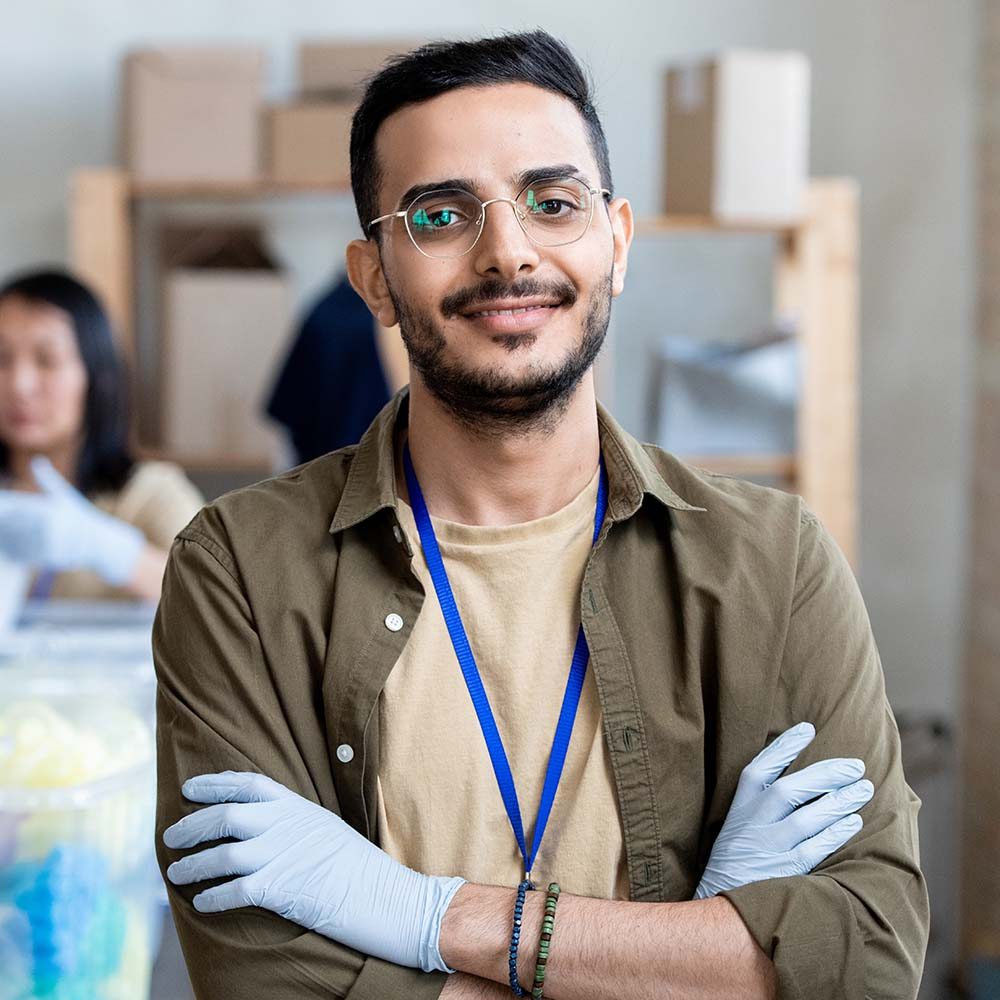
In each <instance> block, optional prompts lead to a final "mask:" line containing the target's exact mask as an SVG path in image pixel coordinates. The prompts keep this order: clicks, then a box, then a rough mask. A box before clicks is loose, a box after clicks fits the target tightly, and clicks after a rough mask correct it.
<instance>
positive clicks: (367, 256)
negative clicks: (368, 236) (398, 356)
mask: <svg viewBox="0 0 1000 1000" xmlns="http://www.w3.org/2000/svg"><path fill="white" fill-rule="evenodd" d="M346 260H347V280H348V281H350V283H351V287H352V288H353V289H354V290H355V291H356V292H357V293H358V295H360V296H361V298H363V299H364V300H365V304H366V305H367V306H368V308H369V309H370V310H371V313H372V315H373V316H374V317H375V319H376V320H378V322H379V324H380V325H381V326H387V327H388V326H395V325H396V323H397V322H398V321H399V320H398V317H397V316H396V309H395V307H394V306H393V304H392V299H391V298H390V296H389V288H388V286H387V285H386V282H385V274H384V273H383V271H382V260H381V257H380V256H379V252H378V245H377V244H376V243H375V241H374V240H351V242H350V243H348V244H347V253H346Z"/></svg>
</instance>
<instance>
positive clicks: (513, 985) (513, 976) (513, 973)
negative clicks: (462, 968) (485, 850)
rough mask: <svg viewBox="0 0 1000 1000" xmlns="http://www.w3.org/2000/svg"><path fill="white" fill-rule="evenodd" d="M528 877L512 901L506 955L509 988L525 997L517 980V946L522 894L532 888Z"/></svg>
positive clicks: (523, 989) (519, 937)
mask: <svg viewBox="0 0 1000 1000" xmlns="http://www.w3.org/2000/svg"><path fill="white" fill-rule="evenodd" d="M534 888H535V887H534V885H533V884H532V882H531V880H530V879H525V880H524V881H523V882H521V884H520V885H519V886H518V887H517V899H516V901H515V902H514V929H513V931H512V932H511V935H510V952H509V955H508V963H507V964H508V971H509V973H510V989H511V992H512V993H513V994H514V996H516V997H526V996H527V995H528V991H527V990H526V989H525V988H524V987H523V986H522V985H521V984H520V983H519V982H518V981H517V946H518V944H519V943H520V940H521V913H522V912H523V911H524V894H525V893H526V892H527V891H528V890H529V889H534Z"/></svg>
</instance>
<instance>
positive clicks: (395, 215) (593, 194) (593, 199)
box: [368, 177, 611, 260]
mask: <svg viewBox="0 0 1000 1000" xmlns="http://www.w3.org/2000/svg"><path fill="white" fill-rule="evenodd" d="M561 180H574V181H576V182H577V183H579V184H583V183H584V182H583V181H581V180H580V179H579V178H577V177H570V178H567V177H542V178H539V179H536V180H533V181H531V182H529V183H528V184H525V185H524V187H523V188H521V190H520V191H518V192H517V196H516V197H514V198H490V199H489V200H488V201H479V198H477V197H476V196H475V195H474V194H472V193H471V192H470V191H466V190H464V189H463V188H440V189H438V190H435V191H424V192H423V193H422V194H418V195H417V197H416V198H414V199H413V201H411V202H410V203H409V205H407V206H406V208H404V209H401V210H400V211H398V212H390V213H389V214H388V215H380V216H379V217H378V218H377V219H372V221H371V222H369V223H368V227H369V229H370V228H371V227H372V226H374V225H375V224H376V223H379V222H385V221H387V220H388V219H402V220H403V225H404V226H406V235H407V236H409V238H410V242H411V243H412V244H413V246H414V248H415V249H416V251H417V253H420V254H423V256H425V257H428V258H429V259H430V260H457V259H458V258H459V257H464V256H465V255H466V254H467V253H470V252H471V251H472V250H474V249H475V246H476V244H477V243H478V242H479V238H480V237H481V236H482V235H483V230H484V229H485V228H486V208H487V206H488V205H493V204H495V203H496V202H507V204H509V205H510V207H511V211H512V212H513V213H514V218H515V219H517V224H518V225H519V226H520V227H521V232H522V233H524V235H525V236H527V237H528V239H529V240H531V242H532V243H534V244H535V246H540V247H566V246H569V245H570V244H572V243H577V242H578V241H580V240H582V239H583V238H584V236H586V235H587V233H588V232H589V231H590V224H591V223H592V222H593V221H594V205H596V204H597V195H604V196H606V197H608V198H610V197H611V192H610V191H609V190H608V189H607V188H596V187H592V188H588V187H586V185H584V187H585V190H586V191H587V193H588V194H589V195H590V215H589V216H588V217H587V224H586V225H585V226H584V227H583V231H582V232H581V233H580V235H579V236H574V237H573V239H571V240H566V242H565V243H539V241H538V240H536V239H535V238H534V237H533V236H532V235H531V233H529V232H528V230H527V229H525V227H524V219H523V218H522V216H521V213H520V212H519V211H518V208H519V206H520V199H521V195H523V194H524V192H525V191H527V190H528V188H530V187H537V186H538V185H539V184H543V183H545V182H546V181H561ZM451 191H455V192H458V193H460V194H462V195H465V196H466V197H467V198H475V200H476V201H478V202H479V206H480V208H479V218H478V219H477V220H476V223H477V225H478V226H479V231H478V232H477V233H476V238H475V239H474V240H473V241H472V243H471V244H470V245H469V246H468V248H467V249H465V250H463V251H462V252H461V253H456V254H446V255H444V256H441V255H439V254H432V253H427V252H426V251H425V250H421V249H420V247H419V246H418V245H417V241H416V239H415V238H414V236H413V233H412V232H411V231H410V219H409V215H410V209H411V208H413V206H414V205H415V204H416V203H417V202H418V201H419V200H420V199H421V198H426V197H428V196H430V195H435V194H445V193H447V192H451ZM368 238H369V239H371V235H369V237H368Z"/></svg>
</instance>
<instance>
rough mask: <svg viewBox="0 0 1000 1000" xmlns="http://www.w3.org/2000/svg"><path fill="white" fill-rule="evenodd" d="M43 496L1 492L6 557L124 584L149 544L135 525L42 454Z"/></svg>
mask: <svg viewBox="0 0 1000 1000" xmlns="http://www.w3.org/2000/svg"><path fill="white" fill-rule="evenodd" d="M31 471H32V474H33V475H34V477H35V481H36V482H37V483H38V485H39V486H40V487H41V488H42V492H41V493H22V492H17V491H15V490H0V553H3V554H4V555H5V556H6V557H7V558H8V559H11V560H13V561H15V562H24V563H30V564H32V565H34V566H41V567H44V568H45V569H54V570H68V569H88V570H92V571H93V572H95V573H97V574H98V575H99V576H100V577H102V578H103V579H104V580H106V581H107V582H108V583H110V584H113V585H115V586H122V585H123V584H125V583H127V582H128V580H129V578H130V577H131V576H132V573H133V571H134V570H135V565H136V562H137V561H138V559H139V554H140V553H141V552H142V550H143V548H144V546H145V544H146V540H145V537H144V536H143V534H142V532H141V531H140V530H139V529H138V528H136V527H135V526H134V525H131V524H128V523H126V522H125V521H122V520H120V519H119V518H117V517H112V516H111V515H110V514H106V513H104V511H102V510H99V509H98V508H97V507H95V506H94V505H93V504H92V503H91V502H90V501H89V500H88V499H87V498H86V497H85V496H84V495H83V494H82V493H80V492H79V491H78V490H76V489H74V488H73V486H72V485H71V484H70V483H68V482H66V480H65V479H63V477H62V476H60V475H59V473H58V472H56V470H55V469H54V468H53V467H52V463H51V462H50V461H49V460H48V459H47V458H44V457H42V456H36V457H35V458H33V459H32V460H31Z"/></svg>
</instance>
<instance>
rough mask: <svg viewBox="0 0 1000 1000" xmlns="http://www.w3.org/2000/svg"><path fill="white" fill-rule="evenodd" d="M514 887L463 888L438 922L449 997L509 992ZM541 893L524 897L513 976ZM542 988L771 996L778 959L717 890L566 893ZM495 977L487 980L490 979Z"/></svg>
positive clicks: (578, 998)
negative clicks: (597, 895) (682, 896)
mask: <svg viewBox="0 0 1000 1000" xmlns="http://www.w3.org/2000/svg"><path fill="white" fill-rule="evenodd" d="M512 898H513V893H512V891H511V890H509V889H503V888H501V887H499V886H485V885H473V884H471V883H470V884H467V885H465V886H463V887H462V888H461V889H459V891H458V893H457V894H456V896H455V898H454V900H453V901H452V905H451V906H450V907H449V908H448V912H447V913H446V914H445V918H444V922H443V924H442V927H441V955H442V957H443V958H444V960H445V961H446V962H448V964H449V965H450V966H451V967H452V968H454V969H458V970H459V971H458V972H457V973H456V974H455V975H453V976H451V977H450V978H449V980H448V983H447V984H446V985H445V988H444V990H443V991H442V993H441V996H442V998H447V1000H474V998H489V997H497V998H500V997H503V996H509V995H510V988H509V987H508V986H506V985H503V984H506V982H507V944H508V941H509V939H510V914H511V909H512ZM544 903H545V894H544V893H543V892H531V893H528V894H527V896H526V897H525V907H524V917H523V920H524V923H523V924H522V928H523V930H522V935H523V940H524V941H525V942H531V943H532V944H531V947H530V948H524V946H523V945H522V947H521V948H520V949H519V954H518V960H519V961H518V979H519V980H520V981H521V983H522V984H530V982H531V980H532V973H533V970H534V963H535V955H536V948H537V946H536V945H535V944H534V942H536V941H537V940H538V936H539V933H540V931H541V925H542V911H543V908H544ZM552 949H553V954H557V955H558V961H553V962H551V963H550V965H549V969H548V972H547V974H546V978H545V995H546V996H547V997H552V998H555V1000H561V998H564V997H573V998H575V1000H598V998H605V997H614V996H627V997H630V998H633V1000H653V998H657V997H662V996H664V991H665V986H666V985H667V984H669V990H670V992H671V993H672V994H673V993H674V992H676V995H678V996H683V997H686V998H690V1000H699V998H702V997H704V998H706V1000H707V998H712V1000H725V998H729V997H732V998H734V1000H736V998H739V1000H757V998H771V997H774V995H775V975H774V966H773V965H772V964H771V960H770V959H769V958H768V957H767V956H766V955H765V954H764V952H763V951H761V949H760V948H759V947H758V946H757V944H756V943H755V942H754V940H753V938H752V937H751V936H750V933H749V931H748V930H747V928H746V925H745V924H744V923H743V921H742V920H741V919H740V917H739V914H737V912H736V910H735V909H734V908H733V906H732V905H731V904H730V903H729V902H728V901H727V900H725V899H723V898H721V897H715V898H713V899H705V900H694V901H692V902H689V903H633V902H624V901H618V900H606V899H588V898H586V897H583V896H570V895H567V894H566V893H562V894H561V895H560V897H559V906H558V909H557V919H556V927H555V931H554V933H553V938H552ZM486 980H491V981H492V982H486Z"/></svg>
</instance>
